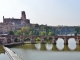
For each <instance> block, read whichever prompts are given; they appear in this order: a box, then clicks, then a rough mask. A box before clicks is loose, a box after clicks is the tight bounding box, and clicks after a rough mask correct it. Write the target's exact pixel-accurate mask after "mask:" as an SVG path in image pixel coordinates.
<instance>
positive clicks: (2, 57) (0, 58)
mask: <svg viewBox="0 0 80 60" xmlns="http://www.w3.org/2000/svg"><path fill="white" fill-rule="evenodd" d="M0 60H10V59H9V57H8V55H7V54H6V52H5V50H4V48H3V47H2V46H0Z"/></svg>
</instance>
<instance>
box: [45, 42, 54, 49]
mask: <svg viewBox="0 0 80 60" xmlns="http://www.w3.org/2000/svg"><path fill="white" fill-rule="evenodd" d="M45 46H46V50H52V47H53V45H52V44H48V43H47V44H46V45H45Z"/></svg>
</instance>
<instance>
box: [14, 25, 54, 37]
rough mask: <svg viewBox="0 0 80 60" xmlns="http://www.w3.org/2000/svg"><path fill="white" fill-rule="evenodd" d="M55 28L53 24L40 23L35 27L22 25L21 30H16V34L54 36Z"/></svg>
mask: <svg viewBox="0 0 80 60" xmlns="http://www.w3.org/2000/svg"><path fill="white" fill-rule="evenodd" d="M53 31H54V29H53V27H51V26H46V25H38V24H36V25H35V27H29V26H26V27H22V28H21V30H17V31H15V35H37V36H39V35H40V36H53V35H55V33H54V32H53Z"/></svg>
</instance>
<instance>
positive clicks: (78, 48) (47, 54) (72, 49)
mask: <svg viewBox="0 0 80 60" xmlns="http://www.w3.org/2000/svg"><path fill="white" fill-rule="evenodd" d="M68 43H69V44H68V45H64V41H63V40H62V39H58V40H57V44H56V45H54V44H50V43H46V44H40V43H38V44H24V45H20V46H15V47H12V48H10V49H11V50H13V51H14V52H15V53H17V54H18V55H20V56H21V57H22V58H23V59H24V60H80V45H76V42H75V40H74V39H73V38H72V39H69V41H68Z"/></svg>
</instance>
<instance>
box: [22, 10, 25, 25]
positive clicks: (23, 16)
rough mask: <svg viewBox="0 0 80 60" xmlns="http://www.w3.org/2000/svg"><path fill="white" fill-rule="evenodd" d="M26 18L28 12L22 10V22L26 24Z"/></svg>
mask: <svg viewBox="0 0 80 60" xmlns="http://www.w3.org/2000/svg"><path fill="white" fill-rule="evenodd" d="M25 20H26V14H25V11H22V12H21V24H25Z"/></svg>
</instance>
